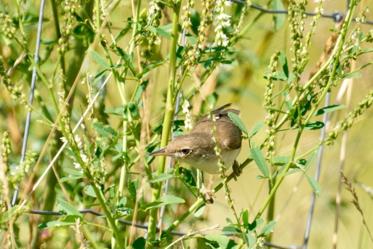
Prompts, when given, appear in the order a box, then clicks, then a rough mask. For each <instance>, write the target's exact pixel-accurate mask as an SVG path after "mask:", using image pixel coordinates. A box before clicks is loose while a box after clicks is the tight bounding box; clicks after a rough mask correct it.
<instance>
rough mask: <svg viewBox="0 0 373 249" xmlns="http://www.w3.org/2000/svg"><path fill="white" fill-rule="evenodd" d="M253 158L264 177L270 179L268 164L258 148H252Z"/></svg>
mask: <svg viewBox="0 0 373 249" xmlns="http://www.w3.org/2000/svg"><path fill="white" fill-rule="evenodd" d="M250 151H251V156H252V157H253V159H254V161H255V163H256V165H257V166H258V168H259V170H260V172H262V174H263V176H264V177H266V178H268V177H269V170H268V166H267V163H266V161H265V159H264V156H263V154H262V151H261V150H260V149H259V148H258V147H253V148H251V150H250Z"/></svg>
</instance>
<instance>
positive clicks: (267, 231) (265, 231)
mask: <svg viewBox="0 0 373 249" xmlns="http://www.w3.org/2000/svg"><path fill="white" fill-rule="evenodd" d="M275 225H276V221H274V220H273V221H271V222H269V223H268V224H266V225H265V226H264V227H263V229H262V231H261V234H263V235H265V236H266V235H268V234H270V233H272V232H273V228H274V227H275Z"/></svg>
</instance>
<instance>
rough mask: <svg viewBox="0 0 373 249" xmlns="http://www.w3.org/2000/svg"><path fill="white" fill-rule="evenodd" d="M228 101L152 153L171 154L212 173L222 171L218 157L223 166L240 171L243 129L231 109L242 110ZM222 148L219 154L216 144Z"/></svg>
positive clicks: (237, 172)
mask: <svg viewBox="0 0 373 249" xmlns="http://www.w3.org/2000/svg"><path fill="white" fill-rule="evenodd" d="M229 106H230V104H226V105H224V106H222V107H220V108H218V109H215V110H213V111H212V112H211V114H210V115H207V116H205V117H203V118H202V119H200V120H199V121H198V122H197V124H196V125H195V127H194V128H193V129H192V130H191V131H190V132H189V133H188V134H185V135H182V136H177V137H175V138H174V139H173V140H172V141H170V142H169V143H168V145H167V146H166V147H164V148H161V149H159V150H157V151H154V152H152V153H151V155H153V156H170V157H173V158H175V159H176V160H178V161H180V162H181V163H185V164H187V165H189V166H192V167H195V168H198V169H200V170H202V171H204V172H207V173H209V174H218V173H219V164H218V162H219V159H221V160H222V163H223V165H224V167H225V168H226V169H227V168H230V167H231V166H232V165H233V171H234V172H235V173H236V175H238V174H239V170H238V167H237V166H238V164H237V162H236V161H235V160H236V158H237V156H238V154H239V153H240V150H241V143H242V132H241V129H240V128H239V127H237V126H236V125H235V124H234V123H233V121H232V120H231V119H230V117H229V115H228V113H230V112H231V113H234V114H239V111H238V110H235V109H227V108H228V107H229ZM216 147H218V148H219V150H220V157H221V158H219V155H218V153H216V150H215V148H216Z"/></svg>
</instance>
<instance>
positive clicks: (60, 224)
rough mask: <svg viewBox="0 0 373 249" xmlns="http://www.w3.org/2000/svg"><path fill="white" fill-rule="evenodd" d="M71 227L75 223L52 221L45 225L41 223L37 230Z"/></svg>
mask: <svg viewBox="0 0 373 249" xmlns="http://www.w3.org/2000/svg"><path fill="white" fill-rule="evenodd" d="M72 225H75V222H66V221H59V220H53V221H49V222H47V223H41V224H40V225H39V226H38V228H40V229H43V228H52V227H66V226H72Z"/></svg>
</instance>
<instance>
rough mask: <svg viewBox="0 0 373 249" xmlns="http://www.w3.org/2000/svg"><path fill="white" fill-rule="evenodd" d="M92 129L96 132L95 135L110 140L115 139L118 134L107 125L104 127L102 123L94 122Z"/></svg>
mask: <svg viewBox="0 0 373 249" xmlns="http://www.w3.org/2000/svg"><path fill="white" fill-rule="evenodd" d="M93 128H94V129H95V130H96V131H97V133H98V134H99V135H101V136H102V137H108V138H111V139H113V138H114V137H116V136H117V135H118V134H117V132H116V131H115V130H114V129H113V128H111V127H110V126H108V125H104V124H103V123H101V122H95V123H94V124H93Z"/></svg>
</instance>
